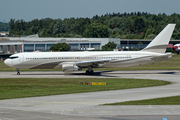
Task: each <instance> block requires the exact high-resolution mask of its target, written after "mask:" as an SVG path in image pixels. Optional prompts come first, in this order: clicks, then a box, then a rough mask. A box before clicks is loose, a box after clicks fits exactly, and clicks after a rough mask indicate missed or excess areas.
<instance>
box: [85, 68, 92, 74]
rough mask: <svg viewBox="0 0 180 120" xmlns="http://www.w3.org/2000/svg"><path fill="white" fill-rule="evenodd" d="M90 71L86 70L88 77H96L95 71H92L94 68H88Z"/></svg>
mask: <svg viewBox="0 0 180 120" xmlns="http://www.w3.org/2000/svg"><path fill="white" fill-rule="evenodd" d="M87 69H88V70H86V75H94V71H93V70H92V67H87Z"/></svg>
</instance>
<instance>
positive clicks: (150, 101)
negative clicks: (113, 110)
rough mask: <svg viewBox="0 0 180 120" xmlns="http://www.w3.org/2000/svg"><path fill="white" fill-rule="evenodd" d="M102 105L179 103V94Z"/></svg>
mask: <svg viewBox="0 0 180 120" xmlns="http://www.w3.org/2000/svg"><path fill="white" fill-rule="evenodd" d="M104 105H180V96H173V97H163V98H156V99H148V100H138V101H128V102H120V103H108V104H104Z"/></svg>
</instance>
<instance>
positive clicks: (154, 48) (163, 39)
mask: <svg viewBox="0 0 180 120" xmlns="http://www.w3.org/2000/svg"><path fill="white" fill-rule="evenodd" d="M175 25H176V24H168V25H167V26H166V27H165V28H164V29H163V30H162V31H161V32H160V33H159V34H158V35H157V36H156V37H155V38H154V39H153V40H152V41H151V42H150V43H149V45H148V46H147V47H146V48H144V49H143V50H141V51H145V52H156V53H165V51H166V48H167V46H168V44H169V41H170V39H171V35H172V33H173V30H174V28H175Z"/></svg>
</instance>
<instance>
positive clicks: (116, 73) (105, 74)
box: [21, 70, 176, 77]
mask: <svg viewBox="0 0 180 120" xmlns="http://www.w3.org/2000/svg"><path fill="white" fill-rule="evenodd" d="M39 72H40V71H38V72H37V73H36V72H29V73H28V74H27V73H23V72H21V75H34V76H37V75H41V76H43V75H45V76H47V75H48V76H53V75H64V76H82V77H83V76H87V77H88V76H89V77H91V76H92V77H93V76H97V77H101V76H102V77H117V76H119V77H120V75H121V74H122V75H123V74H129V75H130V74H131V75H133V74H172V75H173V74H175V73H176V72H171V71H169V72H167V71H165V72H163V71H162V72H159V71H157V72H156V71H142V73H141V72H140V71H122V72H121V71H110V70H109V71H95V72H94V75H86V73H85V71H80V72H75V73H69V74H64V73H63V72H62V71H60V72H52V71H51V72H48V71H47V72H42V73H39Z"/></svg>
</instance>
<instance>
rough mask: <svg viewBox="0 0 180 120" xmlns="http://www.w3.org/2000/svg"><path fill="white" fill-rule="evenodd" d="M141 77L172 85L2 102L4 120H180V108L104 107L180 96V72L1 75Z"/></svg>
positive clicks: (4, 74)
mask: <svg viewBox="0 0 180 120" xmlns="http://www.w3.org/2000/svg"><path fill="white" fill-rule="evenodd" d="M7 77H8V78H85V77H95V78H141V79H157V80H165V81H170V82H172V84H170V85H166V86H156V87H147V88H135V89H126V90H113V91H103V92H89V93H77V94H67V95H54V96H44V97H31V98H20V99H7V100H0V119H1V120H24V119H26V120H32V119H39V120H41V119H42V120H51V119H52V120H53V119H66V120H72V119H73V120H76V119H77V120H81V119H82V120H84V119H86V120H96V119H97V120H162V118H167V119H168V120H180V105H140V106H136V105H133V106H102V105H100V104H106V103H114V102H123V101H132V100H143V99H151V98H160V97H167V96H176V95H180V79H179V77H180V71H178V70H150V71H102V72H100V71H96V73H95V75H93V76H92V75H90V76H87V75H85V73H84V72H83V71H78V72H75V73H74V74H64V73H62V72H61V71H60V72H59V71H56V72H53V71H51V72H48V71H47V72H41V71H38V72H21V75H16V72H0V78H7Z"/></svg>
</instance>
